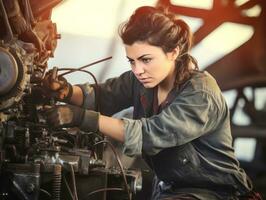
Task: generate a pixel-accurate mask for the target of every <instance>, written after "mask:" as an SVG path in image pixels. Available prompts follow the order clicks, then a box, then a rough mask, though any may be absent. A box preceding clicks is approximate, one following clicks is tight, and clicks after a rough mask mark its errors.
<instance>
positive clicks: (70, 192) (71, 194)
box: [63, 175, 75, 200]
mask: <svg viewBox="0 0 266 200" xmlns="http://www.w3.org/2000/svg"><path fill="white" fill-rule="evenodd" d="M63 181H64V183H65V185H66V187H67V190H68V192H69V195H70V196H71V198H72V199H73V200H75V199H74V196H73V193H72V191H71V189H70V187H69V185H68V183H67V181H66V177H65V175H63Z"/></svg>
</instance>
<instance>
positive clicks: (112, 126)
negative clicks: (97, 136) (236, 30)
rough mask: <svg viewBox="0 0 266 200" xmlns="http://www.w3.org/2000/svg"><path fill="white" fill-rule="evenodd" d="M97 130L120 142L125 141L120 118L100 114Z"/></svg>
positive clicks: (122, 123)
mask: <svg viewBox="0 0 266 200" xmlns="http://www.w3.org/2000/svg"><path fill="white" fill-rule="evenodd" d="M99 131H100V132H101V133H103V134H104V135H106V136H108V137H111V138H113V139H115V140H118V141H120V142H124V141H125V133H124V122H123V120H121V119H116V118H113V117H107V116H104V115H100V117H99Z"/></svg>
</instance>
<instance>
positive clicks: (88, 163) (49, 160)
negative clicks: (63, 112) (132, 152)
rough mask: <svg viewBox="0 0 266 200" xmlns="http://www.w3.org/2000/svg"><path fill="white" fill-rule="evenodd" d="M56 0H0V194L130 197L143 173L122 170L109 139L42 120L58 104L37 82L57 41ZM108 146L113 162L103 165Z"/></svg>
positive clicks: (11, 196) (24, 197)
mask: <svg viewBox="0 0 266 200" xmlns="http://www.w3.org/2000/svg"><path fill="white" fill-rule="evenodd" d="M61 1H62V0H48V1H47V0H38V1H37V0H0V9H1V13H0V27H1V29H0V179H1V181H0V199H10V200H11V199H12V200H14V199H18V200H20V199H21V200H33V199H75V200H77V199H131V198H132V195H133V196H134V193H136V191H138V190H140V189H141V182H142V176H141V173H140V171H138V170H130V169H124V167H123V166H122V164H121V161H120V160H119V157H118V156H117V154H116V151H115V148H114V146H113V145H112V144H111V143H110V142H108V141H107V140H106V139H105V138H103V137H102V136H101V135H99V134H97V133H92V132H83V131H80V130H79V129H76V128H71V129H70V128H60V129H54V128H51V127H49V124H47V123H46V120H45V118H44V115H43V110H44V107H45V106H51V105H53V104H55V103H57V102H55V101H54V100H53V99H49V98H44V97H43V96H42V89H41V87H40V86H41V82H42V80H43V78H44V76H45V74H46V71H47V68H48V66H47V61H48V59H49V58H50V57H53V53H54V51H55V49H56V44H57V40H58V39H60V35H59V34H58V33H57V30H56V24H55V23H53V22H52V21H51V19H50V17H51V12H52V9H53V7H55V6H56V5H57V4H59V3H61ZM2 27H3V28H2ZM107 146H110V147H111V148H110V149H111V150H113V152H114V158H116V159H117V163H118V165H116V166H111V167H107V163H106V161H105V159H104V150H105V148H106V147H107Z"/></svg>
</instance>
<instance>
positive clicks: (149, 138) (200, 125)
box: [124, 91, 219, 155]
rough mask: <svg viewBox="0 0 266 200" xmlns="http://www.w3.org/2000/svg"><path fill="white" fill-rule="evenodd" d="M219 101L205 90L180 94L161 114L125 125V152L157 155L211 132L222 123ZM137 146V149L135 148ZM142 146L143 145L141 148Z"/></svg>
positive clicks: (128, 122) (129, 121)
mask: <svg viewBox="0 0 266 200" xmlns="http://www.w3.org/2000/svg"><path fill="white" fill-rule="evenodd" d="M218 113H219V110H218V106H217V102H216V100H215V98H214V97H213V96H212V95H211V94H209V93H207V92H205V91H194V92H188V93H183V94H181V95H179V96H178V97H177V98H176V99H175V100H174V101H173V102H172V103H171V104H170V105H168V106H167V107H166V108H164V109H163V110H162V112H161V113H160V114H158V115H154V116H152V117H150V118H142V119H140V120H127V122H126V123H125V146H124V152H125V153H126V154H127V153H130V155H133V154H140V152H142V151H144V152H145V153H146V154H148V155H155V154H157V153H159V152H160V151H161V150H162V149H164V148H169V147H173V146H179V145H182V144H185V143H188V142H190V141H192V140H194V139H196V138H198V137H200V136H202V135H203V134H206V133H209V132H211V131H212V130H213V129H214V127H215V125H216V124H217V123H218ZM134 145H135V146H134ZM141 145H142V146H141Z"/></svg>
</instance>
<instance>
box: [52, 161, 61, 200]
mask: <svg viewBox="0 0 266 200" xmlns="http://www.w3.org/2000/svg"><path fill="white" fill-rule="evenodd" d="M61 172H62V167H61V165H60V164H55V165H54V175H53V194H52V199H53V200H60V193H61V179H62V177H61Z"/></svg>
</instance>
